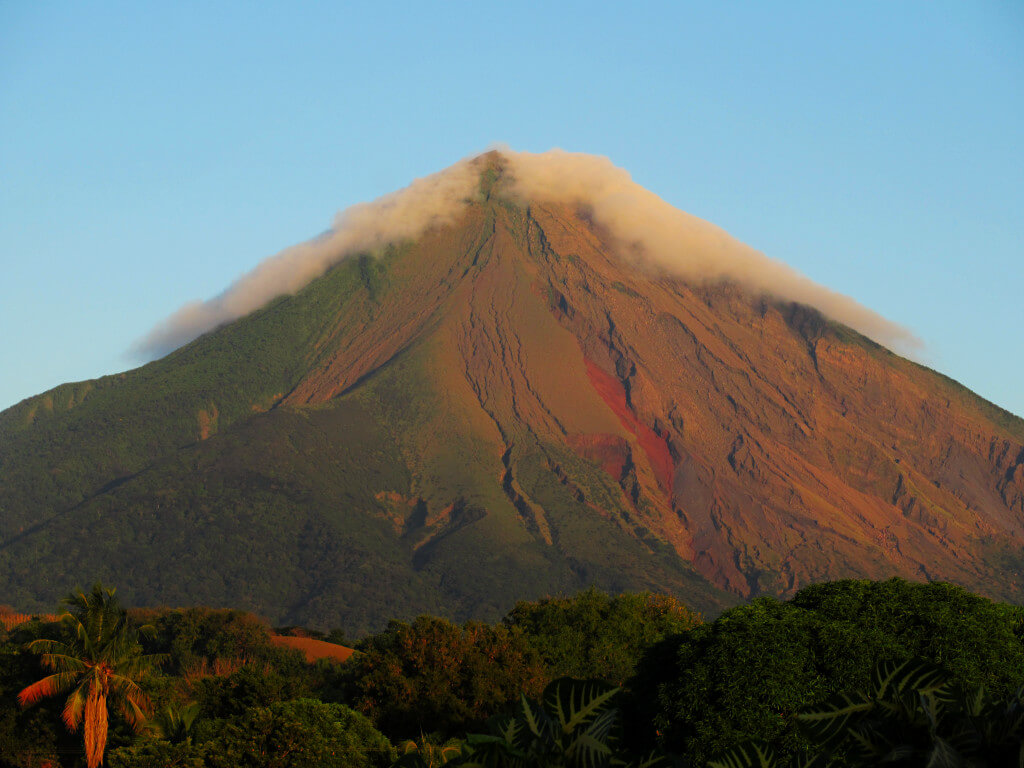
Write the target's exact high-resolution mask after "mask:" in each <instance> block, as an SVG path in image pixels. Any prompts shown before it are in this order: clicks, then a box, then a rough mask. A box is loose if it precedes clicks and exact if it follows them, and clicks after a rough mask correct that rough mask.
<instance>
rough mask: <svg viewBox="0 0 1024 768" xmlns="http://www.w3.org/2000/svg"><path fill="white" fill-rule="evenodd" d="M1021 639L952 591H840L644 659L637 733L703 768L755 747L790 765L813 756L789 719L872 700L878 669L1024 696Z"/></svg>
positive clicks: (804, 597)
mask: <svg viewBox="0 0 1024 768" xmlns="http://www.w3.org/2000/svg"><path fill="white" fill-rule="evenodd" d="M1020 631H1021V610H1020V609H1019V608H1016V607H1012V606H1008V605H1002V604H998V603H993V602H992V601H990V600H986V599H984V598H981V597H978V596H977V595H973V594H971V593H969V592H967V591H966V590H963V589H960V588H958V587H954V586H952V585H949V584H914V583H910V582H906V581H903V580H900V579H892V580H889V581H885V582H866V581H840V582H833V583H831V584H826V585H817V586H813V587H808V588H806V589H804V590H802V591H801V592H799V593H798V594H797V595H796V596H795V597H794V598H793V599H792V600H791V601H789V602H780V601H778V600H774V599H770V598H761V599H758V600H755V601H753V602H752V603H750V604H749V605H745V606H741V607H738V608H735V609H732V610H730V611H728V612H726V613H725V614H723V615H722V616H720V617H719V618H718V619H717V620H716V621H714V622H712V623H710V624H705V625H703V626H699V627H696V628H694V629H693V630H691V631H689V632H686V633H683V634H680V635H676V636H674V637H672V638H670V639H668V640H666V641H664V642H663V643H661V644H659V645H658V646H656V647H655V648H652V649H651V651H650V652H649V653H647V654H646V655H645V657H644V660H643V662H642V663H641V665H640V669H639V671H638V674H637V676H636V677H635V678H634V679H633V680H631V681H630V682H629V684H628V685H629V687H630V689H631V694H632V695H633V697H634V702H633V704H632V706H631V712H632V714H631V717H634V718H635V720H634V721H632V722H633V726H632V727H631V729H630V730H631V733H632V735H633V737H634V738H637V739H639V741H640V743H641V744H646V745H649V746H652V745H653V744H655V743H657V744H660V745H661V746H663V747H665V748H666V749H669V750H671V751H673V752H678V753H682V754H686V755H688V756H689V757H690V759H691V760H693V761H694V762H695V763H696V764H698V765H700V764H702V762H703V761H706V760H708V759H709V758H710V757H711V756H712V755H714V754H716V753H722V752H724V751H725V750H728V749H729V748H731V747H733V746H736V745H737V744H740V743H742V742H744V741H746V740H749V739H759V740H762V741H764V742H766V743H767V744H769V745H770V746H771V747H772V749H773V750H774V751H775V752H777V753H778V755H779V756H780V759H784V760H789V759H791V758H794V757H797V756H800V755H807V754H810V750H811V749H812V747H813V745H812V743H811V742H810V741H809V740H808V738H807V736H806V735H805V734H804V733H803V732H801V730H800V729H799V728H798V727H797V725H796V721H795V720H794V719H793V717H792V716H793V715H794V714H795V713H797V712H799V711H801V710H803V709H804V708H806V707H809V706H813V705H815V704H816V703H817V702H820V701H823V700H825V699H827V698H828V697H829V696H831V695H833V694H837V693H841V692H844V691H855V690H864V689H866V688H867V687H868V685H869V683H870V681H871V675H872V671H873V670H874V668H875V665H876V664H877V663H878V662H879V661H903V660H906V659H910V658H921V659H922V660H924V661H928V662H931V663H934V664H938V665H941V666H942V667H943V669H945V670H946V671H947V673H948V674H950V675H951V678H952V680H953V682H954V683H955V684H958V685H963V686H968V687H971V686H979V685H984V686H985V688H986V689H987V690H989V691H990V692H991V693H992V694H993V695H994V696H999V697H1006V696H1009V695H1010V694H1011V693H1012V692H1013V691H1015V690H1016V689H1017V687H1018V686H1020V685H1022V684H1024V646H1022V645H1021V641H1020ZM647 724H653V726H654V728H653V729H651V728H649V726H648V725H647ZM654 730H656V731H658V732H659V734H657V735H656V734H655V733H653V732H652V731H654Z"/></svg>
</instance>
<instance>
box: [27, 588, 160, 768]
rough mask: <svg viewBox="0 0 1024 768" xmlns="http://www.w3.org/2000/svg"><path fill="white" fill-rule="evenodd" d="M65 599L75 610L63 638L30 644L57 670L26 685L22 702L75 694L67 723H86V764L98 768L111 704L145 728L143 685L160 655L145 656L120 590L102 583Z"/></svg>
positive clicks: (73, 728) (44, 662)
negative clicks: (120, 600)
mask: <svg viewBox="0 0 1024 768" xmlns="http://www.w3.org/2000/svg"><path fill="white" fill-rule="evenodd" d="M64 602H65V603H66V604H67V605H68V606H70V609H69V610H68V612H66V613H65V614H63V615H62V616H61V619H60V620H61V623H62V624H63V626H64V629H65V632H64V636H63V638H62V639H60V640H49V639H45V638H43V639H39V640H35V641H33V642H32V644H31V645H30V646H29V648H30V650H31V651H32V652H34V653H37V654H39V655H40V661H41V663H42V665H43V667H45V668H47V669H49V670H52V671H53V674H52V675H48V676H46V677H44V678H42V679H41V680H38V681H36V682H35V683H33V684H32V685H29V686H27V687H26V688H24V689H23V690H22V691H21V693H19V694H18V701H19V703H20V704H21V705H22V706H24V707H27V706H31V705H32V704H35V703H36V702H37V701H39V700H40V699H43V698H47V697H50V696H60V695H62V694H65V693H69V692H70V693H69V695H68V698H67V701H66V702H65V704H64V712H63V719H64V724H65V725H66V726H67V727H68V729H69V730H71V731H77V730H78V728H79V726H81V727H82V731H83V735H84V739H85V758H86V764H87V765H88V766H89V768H96V766H98V765H99V764H100V763H101V762H103V752H104V749H105V747H106V743H107V728H108V707H112V708H113V709H114V710H115V711H116V712H117V713H118V714H120V715H121V717H123V718H124V720H125V721H126V722H127V723H128V724H129V725H130V726H131V727H132V728H134V729H135V730H136V731H141V730H142V727H143V725H144V724H145V722H146V715H147V713H148V710H149V708H150V703H149V698H148V697H147V696H146V694H145V693H144V692H143V691H142V689H141V688H140V687H139V685H138V683H139V680H141V678H142V676H143V674H144V673H145V672H146V671H148V670H149V669H150V668H151V667H152V665H153V663H154V662H155V661H157V660H158V657H155V656H151V655H143V654H142V652H141V646H140V645H139V642H138V632H137V630H136V629H135V628H134V627H132V626H131V625H129V623H128V618H127V612H126V611H124V610H123V609H121V607H120V606H119V605H118V603H117V599H116V598H115V597H114V590H112V589H104V588H103V586H102V585H101V584H99V583H97V584H96V585H95V586H94V587H93V588H92V591H91V592H81V591H80V592H75V593H72V594H71V595H69V596H68V597H66V598H65V599H64Z"/></svg>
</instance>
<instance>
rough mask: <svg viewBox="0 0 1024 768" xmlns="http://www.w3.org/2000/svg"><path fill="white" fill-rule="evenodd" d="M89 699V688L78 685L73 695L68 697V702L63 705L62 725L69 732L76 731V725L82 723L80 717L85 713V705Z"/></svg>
mask: <svg viewBox="0 0 1024 768" xmlns="http://www.w3.org/2000/svg"><path fill="white" fill-rule="evenodd" d="M88 698H89V687H88V686H87V685H84V684H83V685H79V686H78V687H77V688H76V689H75V691H74V693H72V694H71V695H70V696H68V700H67V701H66V702H65V703H64V712H63V717H64V724H65V725H66V726H67V727H68V730H69V731H77V730H78V724H79V723H80V722H82V716H83V714H84V712H85V703H86V701H87V700H88Z"/></svg>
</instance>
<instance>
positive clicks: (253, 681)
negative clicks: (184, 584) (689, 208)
mask: <svg viewBox="0 0 1024 768" xmlns="http://www.w3.org/2000/svg"><path fill="white" fill-rule="evenodd" d="M63 609H64V612H63V614H62V615H61V616H60V617H59V618H58V620H57V621H53V620H52V619H53V617H47V618H40V619H35V620H31V621H26V622H22V623H20V624H17V625H13V626H11V628H10V629H8V630H6V631H2V630H0V766H3V767H6V766H12V767H13V766H16V767H17V768H43V767H44V766H49V767H50V768H57V766H61V767H62V768H64V767H67V768H70V767H71V766H78V765H84V766H87V768H95V766H98V765H100V764H101V763H103V764H106V765H108V766H111V767H112V768H156V766H161V767H162V766H186V767H188V768H206V767H211V768H220V767H221V766H223V767H224V768H227V767H228V766H232V767H234V766H253V767H254V768H255V767H257V766H260V767H262V766H267V767H268V768H269V767H270V766H274V768H299V767H300V766H338V767H339V768H340V767H342V766H344V767H345V768H349V767H351V768H387V767H388V766H392V765H398V766H404V768H435V766H441V765H445V764H450V766H451V768H456V766H486V768H530V767H531V766H551V767H552V768H554V767H555V766H573V768H606V767H608V768H610V766H616V765H621V766H629V765H632V766H638V767H641V768H645V767H646V768H651V767H653V766H656V765H661V764H664V765H666V766H667V765H669V764H671V765H679V766H694V767H697V766H700V767H703V766H715V768H744V767H745V766H766V767H768V766H785V767H787V768H788V767H789V766H833V765H834V766H840V765H849V766H859V765H864V766H867V765H880V764H889V765H894V766H917V765H921V766H924V765H949V766H954V765H1011V764H1012V765H1021V764H1024V763H1022V762H1021V761H1022V760H1024V748H1022V746H1021V743H1022V735H1024V705H1022V702H1021V686H1024V609H1022V608H1021V607H1019V606H1011V605H1006V604H1001V603H996V602H992V601H990V600H987V599H985V598H982V597H979V596H977V595H974V594H971V593H970V592H967V591H966V590H963V589H961V588H959V587H956V586H953V585H950V584H944V583H931V584H918V583H911V582H907V581H903V580H900V579H891V580H888V581H882V582H871V581H855V580H846V581H837V582H831V583H825V584H819V585H814V586H810V587H807V588H805V589H803V590H801V591H800V592H798V593H797V594H796V595H795V596H794V597H793V598H792V599H790V600H787V601H780V600H775V599H772V598H759V599H757V600H754V601H752V602H751V603H749V604H747V605H744V606H740V607H737V608H734V609H732V610H730V611H727V612H726V613H724V614H722V615H721V616H720V617H718V618H717V619H715V620H714V621H709V622H705V621H703V620H702V619H701V617H700V616H699V615H697V614H696V613H694V612H693V611H691V610H689V609H688V608H687V607H686V606H684V605H681V604H680V603H678V602H677V601H676V600H674V599H673V598H671V597H667V596H663V595H653V594H625V595H618V596H612V595H608V594H605V593H602V592H600V591H598V590H595V589H591V590H587V591H584V592H581V593H579V594H577V595H575V596H572V597H561V598H550V599H545V600H540V601H534V602H520V603H518V604H517V605H516V606H515V608H513V610H512V611H511V612H509V614H508V615H507V616H506V617H505V618H504V620H503V621H501V622H500V623H498V624H494V625H491V624H485V623H480V622H467V623H465V624H461V625H460V624H454V623H451V622H449V621H446V620H444V619H441V618H437V617H431V616H421V617H419V618H417V619H415V620H413V621H411V622H399V621H392V622H390V623H389V624H388V625H387V627H385V628H384V629H383V630H382V631H380V632H378V633H376V634H372V635H370V636H368V637H365V638H363V639H362V640H360V641H359V642H358V643H355V648H356V653H355V654H354V655H353V656H352V657H351V658H350V659H349V660H348V661H346V662H344V663H336V662H332V661H329V660H322V661H318V662H316V663H313V664H310V663H307V662H306V661H305V660H304V658H303V656H302V655H301V654H300V653H299V652H297V651H292V650H288V649H284V648H281V647H278V646H277V645H275V644H274V643H273V642H272V640H271V637H272V630H271V628H270V627H269V626H268V625H267V624H266V623H265V622H263V621H262V620H260V619H259V618H257V617H255V616H252V615H251V614H247V613H244V612H241V611H232V610H214V609H208V608H186V609H174V610H170V609H167V610H138V609H133V610H130V611H129V610H125V609H124V608H122V607H121V606H120V605H119V604H118V600H117V595H116V593H115V592H114V591H113V590H110V589H107V588H104V587H103V586H101V585H96V586H95V587H94V588H93V589H92V590H89V591H85V590H82V591H77V592H75V593H74V594H72V595H70V596H68V597H67V598H66V599H65V603H64V605H63ZM291 631H295V632H301V630H296V629H294V628H292V629H291ZM305 634H308V635H310V636H319V637H324V638H325V639H329V640H331V641H339V640H343V633H342V632H340V630H338V631H334V632H332V633H331V634H330V635H329V636H326V637H325V636H324V635H321V634H319V633H316V632H313V631H311V630H306V631H305Z"/></svg>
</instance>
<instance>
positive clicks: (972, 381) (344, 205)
mask: <svg viewBox="0 0 1024 768" xmlns="http://www.w3.org/2000/svg"><path fill="white" fill-rule="evenodd" d="M450 10H451V13H450V14H445V15H441V14H437V13H434V12H431V10H430V9H426V8H422V9H421V8H415V7H413V8H403V9H402V10H401V12H397V13H396V12H394V9H391V10H389V9H387V8H366V9H355V10H353V9H351V8H341V7H338V8H325V7H323V6H317V5H313V4H308V5H307V4H302V3H300V4H298V5H295V4H288V5H285V4H272V5H265V6H261V8H260V9H259V10H258V11H257V10H253V9H252V8H250V7H248V6H243V5H242V4H240V3H235V2H228V3H224V4H218V6H217V7H216V8H206V7H204V8H196V7H188V6H165V7H159V8H154V7H142V6H138V5H135V4H131V3H127V2H123V1H122V2H102V3H100V4H94V5H92V6H90V7H89V8H88V9H86V8H84V7H80V6H77V5H75V4H71V3H56V4H46V5H38V4H18V5H15V4H7V5H5V6H3V7H0V28H2V29H4V30H5V36H4V38H5V39H4V45H3V46H0V98H2V99H3V100H4V103H5V104H9V105H12V107H13V108H12V109H10V110H8V111H7V112H6V113H5V115H4V117H3V118H2V119H0V174H2V178H3V179H4V183H3V184H2V185H0V265H2V267H3V272H2V274H3V278H4V279H3V280H0V323H2V324H3V327H4V328H5V329H9V332H8V333H5V334H3V335H2V340H0V409H2V408H6V407H8V406H9V405H11V404H13V403H14V402H16V401H18V400H20V399H22V398H24V397H28V396H31V395H33V394H36V393H39V392H41V391H44V390H46V389H49V388H51V387H53V386H56V385H58V384H60V383H63V382H66V381H75V380H82V379H86V378H92V377H95V376H98V375H102V374H104V373H112V372H116V371H118V370H121V369H123V368H125V367H126V366H127V365H129V364H134V363H135V361H134V360H132V361H126V360H125V359H124V357H123V356H122V355H123V351H124V350H125V349H126V348H128V347H129V346H130V345H131V343H132V342H133V341H135V340H136V339H138V338H139V336H140V335H141V334H143V333H145V331H146V329H148V328H153V327H154V326H155V325H156V324H157V323H159V322H160V320H161V319H162V318H166V317H168V316H169V315H171V314H172V313H173V312H175V311H176V310H177V309H178V308H180V307H182V306H183V305H185V304H186V303H188V302H190V301H195V300H196V299H197V298H202V297H214V296H217V295H218V294H219V293H220V292H222V291H223V290H224V288H225V286H229V285H231V284H232V283H234V282H235V281H236V280H238V279H239V277H240V276H241V275H244V274H245V273H246V272H247V271H248V270H250V269H252V267H253V265H255V264H257V263H258V262H260V261H261V259H263V258H266V257H267V255H268V254H273V253H275V252H280V251H282V250H283V249H286V248H288V247H289V246H290V245H291V244H294V243H297V242H302V241H303V240H304V239H306V238H308V237H309V235H310V234H311V233H315V232H318V231H320V230H321V229H322V228H323V222H324V221H325V220H327V219H328V218H329V217H330V213H331V211H332V210H336V209H342V210H345V209H349V208H350V207H351V206H353V205H355V204H357V203H358V202H359V201H362V200H373V199H376V198H379V197H381V196H382V195H384V194H386V193H387V192H389V191H391V190H394V189H398V188H400V187H401V186H403V185H405V184H408V183H409V181H410V179H414V178H417V177H424V176H427V175H428V174H430V173H433V172H435V171H437V170H438V169H441V168H446V167H448V166H450V165H451V164H452V163H453V162H456V161H457V160H458V158H460V157H463V156H464V155H465V154H466V153H467V151H471V150H472V149H474V148H481V149H482V148H483V147H485V146H487V145H488V143H489V142H491V141H493V140H494V139H500V140H502V141H505V142H508V143H509V144H510V145H511V146H514V147H516V148H523V149H525V150H529V151H531V152H538V151H543V150H547V149H548V148H550V147H554V146H560V147H565V148H566V149H571V150H578V151H580V152H583V153H586V154H588V155H597V156H603V157H608V158H611V160H612V161H613V162H614V163H615V165H617V166H619V167H621V168H624V169H628V172H629V173H630V174H631V175H632V178H633V180H635V182H636V183H637V184H638V185H639V187H641V188H643V189H645V190H650V191H651V192H652V193H654V194H656V195H657V196H658V197H659V198H661V199H662V200H664V201H665V202H666V203H667V204H668V205H670V206H671V207H673V208H676V209H679V210H684V211H687V212H688V213H690V214H692V215H693V216H696V217H698V218H699V219H703V220H705V221H708V222H713V223H714V224H715V225H717V226H720V227H722V228H724V229H725V230H726V231H728V232H729V233H731V234H732V235H733V236H734V237H735V238H736V239H738V240H739V241H741V242H744V243H749V244H750V245H751V246H753V247H755V248H757V249H758V250H760V251H763V252H764V253H766V254H768V255H769V256H771V257H772V258H773V259H776V260H778V261H779V262H783V263H784V264H786V265H788V266H789V267H791V268H792V269H793V270H796V271H797V272H798V273H800V274H803V275H806V276H807V278H808V280H810V281H813V283H814V284H817V285H823V286H829V287H830V288H831V289H833V290H835V291H838V292H840V293H841V294H844V295H846V296H851V297H854V298H856V299H857V300H858V301H859V302H862V303H863V304H864V305H865V306H866V307H869V308H870V311H871V312H873V313H876V314H877V315H879V316H881V317H884V318H887V320H888V321H889V322H892V323H895V324H897V325H899V326H902V327H905V328H909V329H910V331H911V332H913V333H914V334H916V335H917V336H919V337H920V338H921V340H922V341H923V342H924V344H925V350H926V352H925V355H924V359H923V362H925V363H926V364H928V365H930V366H932V367H935V368H937V369H938V370H940V371H942V372H943V373H945V374H948V375H950V376H952V377H953V378H955V379H957V380H959V381H961V382H962V383H964V384H965V385H966V386H968V387H970V388H971V389H973V390H975V391H976V392H978V393H979V394H981V395H982V396H984V397H986V398H988V399H991V400H993V401H994V402H996V403H997V404H998V405H1001V406H1003V407H1005V408H1008V409H1010V410H1012V411H1014V412H1016V413H1018V414H1024V394H1022V392H1024V390H1022V389H1021V388H1020V386H1019V382H1020V381H1021V380H1022V378H1024V355H1022V354H1020V353H1021V351H1022V349H1021V347H1022V345H1021V342H1020V336H1019V329H1020V328H1021V327H1024V308H1022V302H1021V301H1020V299H1019V294H1020V286H1021V285H1022V284H1024V262H1022V260H1021V258H1020V255H1021V245H1022V244H1024V219H1022V218H1021V216H1020V211H1021V210H1022V209H1024V142H1022V141H1021V138H1022V136H1021V128H1020V126H1021V125H1024V43H1022V41H1024V7H1022V6H1020V5H1019V4H1014V3H999V2H983V3H969V4H968V3H963V4H953V5H944V6H942V7H938V6H934V5H933V4H928V3H924V2H914V3H906V4H900V5H899V6H896V7H894V6H892V5H891V4H886V3H880V2H878V3H872V2H869V3H863V4H857V6H856V7H851V6H840V5H829V4H818V3H800V4H797V5H793V6H786V7H784V8H779V7H772V8H767V7H766V8H743V9H737V8H727V7H721V6H717V5H711V4H707V5H698V4H689V5H687V6H685V7H684V6H679V5H676V4H668V3H657V4H651V5H647V6H644V7H642V8H634V9H630V10H629V11H625V10H622V9H616V8H595V7H592V6H583V5H580V4H575V3H564V4H559V5H555V6H550V7H547V8H545V11H544V15H543V16H542V17H541V16H538V14H537V13H536V12H535V9H534V11H531V10H530V9H529V8H526V7H520V8H514V7H513V8H500V9H499V8H485V7H479V6H477V5H474V4H465V5H458V6H453V7H452V8H451V9H450ZM314 242H316V241H314ZM200 325H201V323H200Z"/></svg>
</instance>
